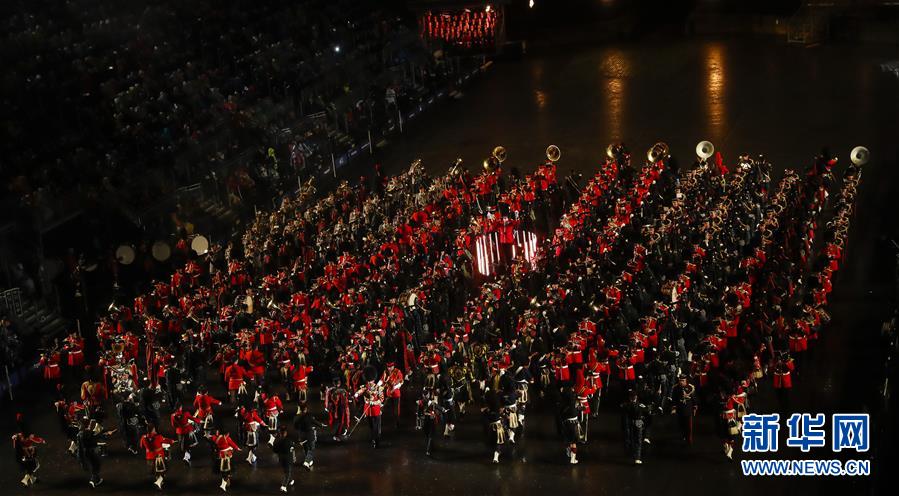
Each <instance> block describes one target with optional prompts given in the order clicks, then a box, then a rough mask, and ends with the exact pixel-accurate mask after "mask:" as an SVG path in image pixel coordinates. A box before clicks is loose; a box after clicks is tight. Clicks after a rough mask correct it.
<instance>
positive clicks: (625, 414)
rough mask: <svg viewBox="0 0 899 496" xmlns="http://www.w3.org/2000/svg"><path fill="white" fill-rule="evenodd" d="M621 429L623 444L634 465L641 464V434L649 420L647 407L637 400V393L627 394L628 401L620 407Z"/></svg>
mask: <svg viewBox="0 0 899 496" xmlns="http://www.w3.org/2000/svg"><path fill="white" fill-rule="evenodd" d="M621 408H622V416H621V421H622V428H623V429H624V442H625V446H626V447H627V449H628V450H629V451H630V453H631V456H632V457H633V459H634V463H636V464H641V463H643V459H642V454H643V453H642V452H643V432H644V429H645V428H646V422H647V420H648V419H649V416H650V411H649V407H647V406H646V405H645V404H643V403H641V402H640V401H639V400H638V399H637V392H636V391H631V392H630V393H629V394H628V401H627V402H625V403H624V404H623V405H621Z"/></svg>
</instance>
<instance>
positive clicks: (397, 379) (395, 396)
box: [384, 362, 405, 427]
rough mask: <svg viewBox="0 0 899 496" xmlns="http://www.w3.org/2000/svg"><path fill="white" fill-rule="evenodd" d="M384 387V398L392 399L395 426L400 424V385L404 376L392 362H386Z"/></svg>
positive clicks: (401, 385)
mask: <svg viewBox="0 0 899 496" xmlns="http://www.w3.org/2000/svg"><path fill="white" fill-rule="evenodd" d="M384 376H385V377H384V389H385V391H386V394H385V396H386V400H388V401H392V402H393V404H394V413H396V426H397V427H399V426H400V403H402V398H401V397H402V389H401V388H402V387H403V382H404V381H405V377H404V376H403V372H402V371H401V370H400V369H398V368H396V366H395V364H394V363H393V362H389V363H387V370H386V371H385V372H384Z"/></svg>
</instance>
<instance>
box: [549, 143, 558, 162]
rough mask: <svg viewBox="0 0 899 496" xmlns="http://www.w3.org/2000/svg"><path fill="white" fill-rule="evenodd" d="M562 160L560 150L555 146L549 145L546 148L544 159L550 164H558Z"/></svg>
mask: <svg viewBox="0 0 899 496" xmlns="http://www.w3.org/2000/svg"><path fill="white" fill-rule="evenodd" d="M560 158H562V150H560V149H559V147H558V146H556V145H549V146H547V147H546V159H547V160H549V161H550V162H553V163H555V162H558V161H559V159H560Z"/></svg>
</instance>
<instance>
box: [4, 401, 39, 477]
mask: <svg viewBox="0 0 899 496" xmlns="http://www.w3.org/2000/svg"><path fill="white" fill-rule="evenodd" d="M16 422H17V423H18V424H19V429H18V431H19V432H17V433H15V434H14V435H13V437H12V446H13V448H14V449H15V452H16V463H18V464H19V466H20V467H22V471H23V472H25V476H24V477H22V481H21V482H22V485H23V486H25V487H31V486H32V485H34V483H35V482H37V475H36V474H37V469H39V468H40V466H41V464H40V461H38V459H37V445H39V444H46V441H44V440H43V439H42V438H40V437H38V436H35V435H34V434H32V433H30V432H28V429H27V428H26V427H25V423H24V421H23V417H22V414H21V413H19V414H16Z"/></svg>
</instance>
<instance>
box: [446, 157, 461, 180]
mask: <svg viewBox="0 0 899 496" xmlns="http://www.w3.org/2000/svg"><path fill="white" fill-rule="evenodd" d="M462 172H463V171H462V159H461V158H457V159H456V160H455V161H454V162H453V165H451V166H450V168H449V175H451V176H459V175H462Z"/></svg>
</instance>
